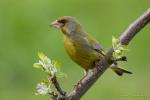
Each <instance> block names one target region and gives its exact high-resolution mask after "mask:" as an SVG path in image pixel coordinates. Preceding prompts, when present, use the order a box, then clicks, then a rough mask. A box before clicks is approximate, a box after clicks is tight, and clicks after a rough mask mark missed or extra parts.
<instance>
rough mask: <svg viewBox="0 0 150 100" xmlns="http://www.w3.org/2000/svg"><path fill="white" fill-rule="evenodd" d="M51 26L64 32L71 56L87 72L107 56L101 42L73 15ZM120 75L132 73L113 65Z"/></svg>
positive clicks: (65, 43)
mask: <svg viewBox="0 0 150 100" xmlns="http://www.w3.org/2000/svg"><path fill="white" fill-rule="evenodd" d="M50 26H52V27H54V28H57V29H60V30H61V31H62V33H63V34H64V47H65V49H66V51H67V53H68V55H69V56H70V58H71V59H72V60H73V61H74V62H76V63H77V64H78V65H80V66H81V67H82V68H83V69H84V70H85V71H86V72H88V70H89V69H92V68H94V64H95V62H96V61H99V60H101V57H103V56H105V50H104V49H103V48H102V47H101V45H100V44H99V42H98V41H97V40H95V39H94V38H92V37H91V36H90V35H89V34H88V33H86V32H85V31H84V29H83V28H82V26H81V24H80V23H79V21H77V20H76V19H75V18H73V17H71V16H62V17H59V18H58V19H57V20H55V21H54V22H52V23H51V24H50ZM111 69H113V71H115V72H116V73H117V74H118V75H120V76H121V75H123V73H129V74H130V73H131V72H129V71H126V70H124V69H121V68H119V67H117V66H115V67H111Z"/></svg>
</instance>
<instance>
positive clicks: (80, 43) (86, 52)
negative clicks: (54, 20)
mask: <svg viewBox="0 0 150 100" xmlns="http://www.w3.org/2000/svg"><path fill="white" fill-rule="evenodd" d="M86 44H87V41H86V40H84V39H83V38H82V37H80V36H75V37H73V38H68V36H66V35H65V36H64V46H65V49H66V51H67V53H68V55H69V56H70V57H71V58H72V60H73V61H75V62H76V63H77V64H79V65H80V66H81V67H82V68H84V69H85V70H88V69H91V68H93V67H94V65H93V64H94V62H95V61H97V60H100V58H99V56H98V53H97V52H96V51H94V50H93V49H92V48H91V47H90V45H86Z"/></svg>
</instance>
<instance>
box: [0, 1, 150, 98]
mask: <svg viewBox="0 0 150 100" xmlns="http://www.w3.org/2000/svg"><path fill="white" fill-rule="evenodd" d="M149 7H150V0H0V100H49V99H50V97H49V96H36V95H34V92H35V86H36V84H37V83H38V82H40V81H41V80H43V79H44V78H46V76H45V75H44V73H42V72H41V71H40V70H36V69H34V68H33V67H32V65H33V63H34V62H37V60H38V57H37V52H38V51H42V52H44V53H45V54H46V55H48V56H49V57H50V58H52V59H55V60H58V61H60V62H61V63H62V71H63V72H64V73H67V75H68V77H67V78H63V79H60V80H59V82H60V83H61V84H62V86H63V88H64V89H65V90H66V91H68V92H69V91H71V90H72V88H73V87H74V84H75V83H76V82H77V80H79V79H80V78H81V76H83V70H82V69H81V68H80V67H79V66H78V65H76V64H75V63H74V62H72V61H71V60H70V58H69V57H68V55H67V54H66V52H65V49H64V47H63V35H62V34H61V32H60V31H58V30H56V29H53V28H49V27H48V24H49V23H50V22H52V21H53V20H55V19H56V18H57V17H59V16H64V15H69V16H74V17H76V18H77V19H78V20H79V21H80V22H81V24H82V25H83V26H84V29H85V30H86V31H87V32H88V33H91V34H92V35H93V36H94V37H96V39H97V40H99V41H100V43H101V44H102V45H103V46H104V47H105V48H107V49H109V47H111V44H112V42H111V40H112V36H116V37H117V36H119V35H120V33H122V32H123V31H124V30H125V29H126V28H127V26H128V25H129V24H130V23H131V22H132V21H134V20H135V19H136V18H137V17H138V16H140V15H141V14H142V13H143V12H144V11H145V10H146V9H147V8H149ZM129 48H130V50H129V52H128V53H127V56H128V62H127V63H121V64H120V66H122V67H125V69H128V70H130V71H132V72H133V73H134V74H133V75H125V76H123V77H118V76H117V75H116V74H114V73H113V72H112V71H111V70H109V69H108V70H107V71H106V72H105V73H104V74H103V76H102V77H101V78H100V79H99V80H98V81H97V82H96V83H95V85H94V86H93V87H92V88H91V89H90V90H89V91H88V92H87V93H86V94H85V95H84V97H83V98H82V99H81V100H150V85H149V84H150V53H149V51H150V25H147V26H146V27H145V28H144V29H143V30H142V31H141V32H140V34H138V35H137V36H136V37H135V38H134V40H133V41H132V42H131V44H130V46H129Z"/></svg>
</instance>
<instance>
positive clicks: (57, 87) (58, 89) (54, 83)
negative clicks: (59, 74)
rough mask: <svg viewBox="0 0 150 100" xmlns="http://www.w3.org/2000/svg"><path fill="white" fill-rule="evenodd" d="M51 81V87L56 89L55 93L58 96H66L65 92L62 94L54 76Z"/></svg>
mask: <svg viewBox="0 0 150 100" xmlns="http://www.w3.org/2000/svg"><path fill="white" fill-rule="evenodd" d="M51 81H52V83H53V85H54V86H55V88H56V89H57V91H58V92H59V94H60V95H62V96H66V92H64V91H63V90H62V89H61V87H60V85H59V83H58V81H57V79H56V76H54V77H52V78H51Z"/></svg>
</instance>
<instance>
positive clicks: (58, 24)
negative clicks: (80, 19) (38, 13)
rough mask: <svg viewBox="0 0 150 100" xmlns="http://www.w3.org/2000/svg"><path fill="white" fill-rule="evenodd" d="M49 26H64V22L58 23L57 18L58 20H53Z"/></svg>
mask: <svg viewBox="0 0 150 100" xmlns="http://www.w3.org/2000/svg"><path fill="white" fill-rule="evenodd" d="M49 26H50V27H54V28H58V29H59V28H61V27H62V24H61V23H58V22H57V20H56V21H54V22H52V23H51V24H50V25H49Z"/></svg>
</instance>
